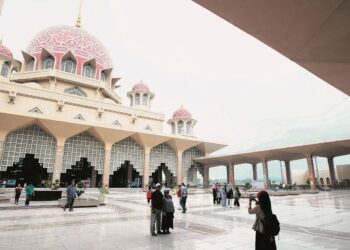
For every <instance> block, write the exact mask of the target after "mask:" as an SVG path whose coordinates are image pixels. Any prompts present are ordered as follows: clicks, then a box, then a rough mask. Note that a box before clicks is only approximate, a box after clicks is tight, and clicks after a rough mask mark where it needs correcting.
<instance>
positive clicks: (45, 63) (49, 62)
mask: <svg viewBox="0 0 350 250" xmlns="http://www.w3.org/2000/svg"><path fill="white" fill-rule="evenodd" d="M55 61H56V60H55V57H54V55H53V54H51V53H50V52H49V51H47V50H46V49H44V48H43V49H42V50H41V55H40V65H41V66H40V69H53V68H54V67H55Z"/></svg>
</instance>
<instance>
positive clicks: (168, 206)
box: [162, 190, 175, 234]
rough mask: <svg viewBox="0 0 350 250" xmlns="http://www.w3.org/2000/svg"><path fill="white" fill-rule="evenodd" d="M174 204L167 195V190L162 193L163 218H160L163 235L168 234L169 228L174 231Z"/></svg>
mask: <svg viewBox="0 0 350 250" xmlns="http://www.w3.org/2000/svg"><path fill="white" fill-rule="evenodd" d="M174 212H175V208H174V203H173V200H172V199H171V195H170V194H169V190H165V191H164V198H163V216H162V230H163V233H164V234H169V233H170V232H169V228H172V229H174V223H173V220H174Z"/></svg>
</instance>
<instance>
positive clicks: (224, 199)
mask: <svg viewBox="0 0 350 250" xmlns="http://www.w3.org/2000/svg"><path fill="white" fill-rule="evenodd" d="M220 194H221V206H222V207H226V202H227V201H226V198H227V194H226V185H224V186H222V187H221V192H220Z"/></svg>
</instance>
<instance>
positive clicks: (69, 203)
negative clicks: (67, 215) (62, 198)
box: [64, 198, 74, 211]
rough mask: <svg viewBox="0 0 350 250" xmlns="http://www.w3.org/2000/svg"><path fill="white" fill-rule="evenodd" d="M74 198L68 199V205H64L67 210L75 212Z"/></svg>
mask: <svg viewBox="0 0 350 250" xmlns="http://www.w3.org/2000/svg"><path fill="white" fill-rule="evenodd" d="M73 205H74V198H67V203H66V205H64V207H65V208H68V207H69V211H73Z"/></svg>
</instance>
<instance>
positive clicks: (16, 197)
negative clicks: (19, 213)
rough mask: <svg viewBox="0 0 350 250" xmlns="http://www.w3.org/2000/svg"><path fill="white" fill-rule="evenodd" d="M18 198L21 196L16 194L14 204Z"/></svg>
mask: <svg viewBox="0 0 350 250" xmlns="http://www.w3.org/2000/svg"><path fill="white" fill-rule="evenodd" d="M20 196H21V194H16V196H15V204H18V201H19V197H20Z"/></svg>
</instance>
